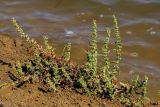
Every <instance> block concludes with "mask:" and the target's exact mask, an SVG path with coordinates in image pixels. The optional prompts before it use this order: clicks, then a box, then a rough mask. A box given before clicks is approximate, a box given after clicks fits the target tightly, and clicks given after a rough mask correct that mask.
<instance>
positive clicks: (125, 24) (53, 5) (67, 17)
mask: <svg viewBox="0 0 160 107" xmlns="http://www.w3.org/2000/svg"><path fill="white" fill-rule="evenodd" d="M112 14H115V15H116V16H117V17H118V20H119V24H120V33H121V36H122V41H123V60H122V63H121V70H122V72H121V78H122V79H123V80H130V78H131V77H133V75H136V74H140V75H141V76H144V75H147V76H149V78H150V81H149V95H150V96H152V97H154V98H156V99H160V30H159V29H160V0H0V32H1V33H7V34H8V33H9V34H14V35H15V34H16V32H15V29H14V28H13V26H12V25H11V23H10V22H9V20H10V19H11V18H12V17H15V18H16V19H17V20H18V22H19V23H21V25H22V27H23V28H24V30H25V31H26V32H27V33H28V34H30V35H31V36H33V37H37V38H40V37H41V36H44V35H48V37H49V38H50V42H51V43H53V44H54V45H55V47H56V50H57V52H58V53H60V52H61V51H62V46H63V44H64V43H65V42H72V44H73V49H72V59H73V61H75V60H76V61H78V62H80V63H83V61H84V60H85V54H84V49H86V47H87V44H88V41H89V35H90V32H91V21H92V19H96V20H97V23H98V27H99V28H98V33H99V40H98V42H99V45H102V42H103V39H104V34H105V27H111V28H113V22H112V17H111V16H112ZM111 41H112V42H113V38H112V39H111Z"/></svg>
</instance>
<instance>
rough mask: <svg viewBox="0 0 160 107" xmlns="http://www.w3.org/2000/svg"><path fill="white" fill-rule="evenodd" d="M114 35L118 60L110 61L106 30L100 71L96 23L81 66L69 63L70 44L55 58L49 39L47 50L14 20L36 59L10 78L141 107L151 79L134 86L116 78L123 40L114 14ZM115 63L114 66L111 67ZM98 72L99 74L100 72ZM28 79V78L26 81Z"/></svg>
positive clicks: (16, 68)
mask: <svg viewBox="0 0 160 107" xmlns="http://www.w3.org/2000/svg"><path fill="white" fill-rule="evenodd" d="M113 19H114V20H113V22H114V25H115V26H114V34H115V48H114V52H115V55H116V56H115V61H111V60H110V58H109V54H110V47H109V43H110V37H111V29H110V28H107V29H106V35H105V39H104V44H103V47H102V52H103V54H102V55H101V56H102V57H103V65H101V66H102V67H101V68H100V69H98V67H97V64H98V56H99V54H98V47H97V38H98V34H97V24H96V21H95V20H93V25H92V35H91V38H92V40H91V42H90V44H89V50H87V51H86V56H87V61H86V63H85V64H84V65H82V66H78V65H74V64H72V62H71V61H70V51H71V43H67V44H66V45H65V47H64V50H63V53H62V57H59V58H58V57H56V55H55V53H54V48H53V47H52V46H50V45H49V43H48V38H47V37H44V44H45V47H42V46H40V45H39V44H38V43H37V42H36V41H35V40H34V39H32V38H30V37H29V35H27V34H25V33H24V31H23V30H22V28H21V27H20V25H19V24H18V23H17V22H16V20H15V19H12V23H13V25H14V26H15V27H16V29H17V31H18V33H19V35H20V37H22V38H24V39H25V40H26V41H27V42H29V43H31V44H33V46H34V47H35V58H34V59H32V60H29V61H28V62H26V63H23V64H21V63H20V62H17V64H16V65H12V70H11V72H10V77H11V78H12V79H13V80H14V81H15V82H19V81H20V80H21V81H22V80H23V83H25V82H32V83H33V82H38V83H39V84H41V86H42V87H40V89H41V90H43V91H46V92H47V91H53V92H57V91H58V90H59V89H60V88H66V87H70V88H72V89H74V90H76V91H77V92H79V93H86V94H88V95H96V96H99V97H101V98H108V99H119V100H120V101H121V102H122V103H123V104H125V105H126V106H141V105H143V98H144V97H146V85H147V81H148V77H145V79H144V80H139V77H138V76H137V78H136V79H135V80H133V81H132V83H131V84H126V83H123V82H119V81H118V80H117V75H118V73H119V72H120V69H119V63H120V60H121V51H122V45H121V37H120V33H119V27H118V21H117V18H116V17H115V16H114V15H113ZM111 62H113V64H111ZM97 72H98V73H97ZM26 77H27V78H26Z"/></svg>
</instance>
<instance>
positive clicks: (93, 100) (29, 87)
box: [0, 35, 122, 107]
mask: <svg viewBox="0 0 160 107" xmlns="http://www.w3.org/2000/svg"><path fill="white" fill-rule="evenodd" d="M32 57H33V51H32V47H31V46H30V45H29V44H27V43H26V42H25V41H24V40H22V39H19V38H15V37H14V38H13V37H10V36H7V35H0V83H1V84H3V83H5V82H12V80H11V79H10V78H9V77H8V73H7V72H8V71H9V70H10V68H9V65H10V64H12V63H15V62H17V61H21V62H25V61H27V60H28V59H31V58H32ZM38 87H39V86H38V84H25V85H23V86H22V87H20V88H16V87H15V86H9V87H3V88H1V89H0V107H1V106H4V107H121V106H122V105H121V104H120V103H119V102H118V101H112V102H111V101H107V100H105V99H100V98H97V97H93V96H92V97H89V96H86V95H81V94H78V93H76V92H74V91H72V90H71V89H62V90H60V91H59V92H58V93H51V92H48V93H46V92H42V91H40V90H39V89H38Z"/></svg>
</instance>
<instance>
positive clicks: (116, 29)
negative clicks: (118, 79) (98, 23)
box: [113, 15, 122, 74]
mask: <svg viewBox="0 0 160 107" xmlns="http://www.w3.org/2000/svg"><path fill="white" fill-rule="evenodd" d="M113 19H114V20H113V22H114V32H115V38H116V41H115V49H114V51H115V53H116V57H115V61H114V63H115V65H114V66H113V73H115V74H117V73H119V71H120V70H119V63H120V60H121V53H122V45H121V37H120V33H119V26H118V21H117V18H116V17H115V15H113Z"/></svg>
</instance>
